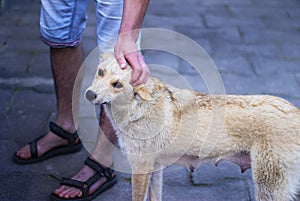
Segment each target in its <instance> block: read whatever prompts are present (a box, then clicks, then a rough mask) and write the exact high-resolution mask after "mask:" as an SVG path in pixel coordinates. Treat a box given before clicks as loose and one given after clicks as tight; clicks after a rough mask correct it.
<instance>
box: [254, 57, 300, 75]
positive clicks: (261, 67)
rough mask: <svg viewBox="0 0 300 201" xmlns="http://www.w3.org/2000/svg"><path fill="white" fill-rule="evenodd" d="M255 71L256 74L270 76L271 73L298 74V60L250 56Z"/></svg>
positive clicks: (299, 66) (299, 64) (299, 68)
mask: <svg viewBox="0 0 300 201" xmlns="http://www.w3.org/2000/svg"><path fill="white" fill-rule="evenodd" d="M251 62H252V64H253V66H254V70H255V73H256V74H257V75H258V76H263V77H270V76H271V75H274V74H276V75H281V74H295V73H296V74H297V73H298V74H299V73H300V62H298V61H286V60H278V59H268V58H264V57H251Z"/></svg>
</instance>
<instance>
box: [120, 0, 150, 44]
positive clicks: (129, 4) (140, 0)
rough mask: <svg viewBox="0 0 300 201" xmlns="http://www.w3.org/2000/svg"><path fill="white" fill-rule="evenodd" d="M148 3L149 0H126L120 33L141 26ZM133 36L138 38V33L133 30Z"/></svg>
mask: <svg viewBox="0 0 300 201" xmlns="http://www.w3.org/2000/svg"><path fill="white" fill-rule="evenodd" d="M148 4H149V0H124V8H123V16H122V23H121V27H120V33H124V32H129V31H133V30H136V29H140V28H141V26H142V23H143V19H144V16H145V13H146V10H147V7H148ZM130 35H131V34H130ZM132 36H133V37H134V40H136V39H137V38H138V33H136V32H132Z"/></svg>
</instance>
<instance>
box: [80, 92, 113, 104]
mask: <svg viewBox="0 0 300 201" xmlns="http://www.w3.org/2000/svg"><path fill="white" fill-rule="evenodd" d="M85 97H86V99H87V100H88V101H90V102H91V103H93V104H96V105H98V104H106V103H108V102H107V101H104V100H102V99H100V100H98V99H97V94H96V93H95V92H94V91H92V90H87V91H86V92H85Z"/></svg>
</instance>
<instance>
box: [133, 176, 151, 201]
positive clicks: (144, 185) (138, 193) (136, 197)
mask: <svg viewBox="0 0 300 201" xmlns="http://www.w3.org/2000/svg"><path fill="white" fill-rule="evenodd" d="M150 175H151V173H146V174H133V175H132V179H131V180H132V201H144V200H146V199H147V193H148V186H149V179H150Z"/></svg>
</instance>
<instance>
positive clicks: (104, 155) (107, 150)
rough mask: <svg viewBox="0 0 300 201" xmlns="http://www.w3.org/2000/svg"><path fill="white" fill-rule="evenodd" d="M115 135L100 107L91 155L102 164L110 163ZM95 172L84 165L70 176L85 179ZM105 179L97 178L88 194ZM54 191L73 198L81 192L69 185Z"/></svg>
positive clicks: (109, 164) (108, 164) (79, 195)
mask: <svg viewBox="0 0 300 201" xmlns="http://www.w3.org/2000/svg"><path fill="white" fill-rule="evenodd" d="M116 140H117V139H116V135H115V132H114V130H113V128H112V126H111V124H110V122H109V120H108V118H107V117H106V115H105V113H104V110H103V109H101V115H100V129H99V134H98V139H97V143H96V146H95V147H94V150H93V153H92V154H91V157H92V158H93V159H95V160H96V161H98V162H99V163H100V164H101V165H102V166H106V167H109V166H111V165H112V152H113V148H114V144H115V143H116ZM94 174H95V171H94V170H92V169H91V168H89V167H88V166H86V165H84V166H83V168H82V169H81V170H80V171H79V172H78V173H77V174H76V175H75V176H73V177H72V179H75V180H78V181H86V180H87V179H88V178H90V177H92V176H93V175H94ZM105 181H106V178H105V177H103V178H101V179H99V181H97V182H96V183H95V184H93V185H92V186H91V188H90V192H89V193H90V194H92V193H93V192H94V191H96V190H97V189H98V188H99V186H101V185H102V184H103V183H104V182H105ZM54 193H55V194H56V195H58V196H60V197H64V198H75V197H81V196H82V192H81V191H80V190H79V189H77V188H74V187H69V186H64V185H62V186H60V187H59V188H57V189H56V190H55V191H54Z"/></svg>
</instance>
